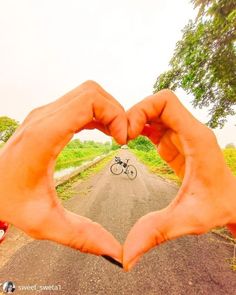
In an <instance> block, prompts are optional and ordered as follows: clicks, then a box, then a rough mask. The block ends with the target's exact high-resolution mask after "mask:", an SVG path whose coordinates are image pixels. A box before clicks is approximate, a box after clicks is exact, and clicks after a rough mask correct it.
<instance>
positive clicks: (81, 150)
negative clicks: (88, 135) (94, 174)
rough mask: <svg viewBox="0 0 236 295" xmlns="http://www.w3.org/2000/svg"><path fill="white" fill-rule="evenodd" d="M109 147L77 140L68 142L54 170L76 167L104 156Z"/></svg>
mask: <svg viewBox="0 0 236 295" xmlns="http://www.w3.org/2000/svg"><path fill="white" fill-rule="evenodd" d="M110 149H111V147H110V145H104V144H99V143H92V144H91V143H90V144H89V143H87V144H86V143H85V144H84V143H81V142H79V141H78V140H74V141H72V142H70V143H69V144H68V145H67V146H66V147H65V148H64V149H63V150H62V152H61V153H60V155H59V157H58V158H57V162H56V167H55V170H61V169H64V168H67V167H71V166H72V167H76V166H79V165H81V164H82V163H83V162H86V161H90V160H92V159H94V158H96V157H97V156H100V155H102V154H106V153H108V152H109V151H110Z"/></svg>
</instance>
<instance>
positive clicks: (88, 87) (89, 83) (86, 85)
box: [81, 80, 100, 89]
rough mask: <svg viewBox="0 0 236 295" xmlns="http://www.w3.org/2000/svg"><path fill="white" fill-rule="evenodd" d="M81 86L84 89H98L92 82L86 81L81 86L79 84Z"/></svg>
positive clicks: (96, 84) (97, 85) (95, 83)
mask: <svg viewBox="0 0 236 295" xmlns="http://www.w3.org/2000/svg"><path fill="white" fill-rule="evenodd" d="M81 86H82V87H83V88H85V89H97V88H98V87H100V85H99V84H98V83H97V82H95V81H93V80H87V81H85V82H84V83H83V84H81Z"/></svg>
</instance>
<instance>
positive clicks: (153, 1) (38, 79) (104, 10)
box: [0, 0, 236, 147]
mask: <svg viewBox="0 0 236 295" xmlns="http://www.w3.org/2000/svg"><path fill="white" fill-rule="evenodd" d="M196 14H197V10H194V9H193V5H192V4H191V3H190V0H179V1H176V0H119V1H114V0H83V1H82V0H81V1H80V0H50V1H48V0H40V1H32V0H21V1H19V0H8V1H5V0H0V116H3V115H6V116H9V117H12V118H14V119H16V120H18V121H20V122H21V121H22V120H23V119H24V117H25V116H26V115H27V114H28V113H29V112H30V111H31V110H32V109H33V108H35V107H38V106H41V105H44V104H46V103H49V102H51V101H53V100H55V99H57V98H58V97H60V96H62V95H63V94H65V93H66V92H68V91H69V90H71V89H73V88H75V87H76V86H78V85H79V84H81V83H82V82H84V81H86V80H91V79H92V80H95V81H96V82H98V83H99V84H101V86H102V87H103V88H105V89H106V90H107V91H108V92H109V93H111V94H112V95H113V96H114V97H115V98H116V99H117V100H118V101H119V102H120V103H121V104H122V105H123V106H124V108H125V109H129V108H130V107H131V106H132V105H133V104H135V103H137V102H139V101H140V100H142V99H143V98H144V97H146V96H148V95H150V94H151V93H152V91H153V85H154V83H155V80H156V78H157V76H158V75H160V74H161V73H162V72H163V71H165V70H167V69H168V63H169V60H170V58H171V57H172V55H173V51H174V48H175V44H176V42H177V41H178V40H180V39H181V36H182V33H181V30H182V29H183V27H184V26H185V25H186V24H187V22H188V20H189V19H194V18H195V16H196ZM176 94H177V95H178V96H179V98H180V100H181V101H182V102H183V104H184V105H185V106H186V107H187V108H188V109H189V110H190V111H191V112H192V113H193V114H194V116H195V117H197V118H198V119H199V120H200V121H202V122H203V123H205V122H207V121H208V120H209V117H207V111H206V110H205V109H204V110H199V109H194V108H193V107H192V106H191V99H192V97H191V95H187V94H186V93H184V92H183V91H181V90H178V91H176ZM234 120H235V118H229V120H228V123H227V124H226V126H225V127H224V128H223V129H222V130H215V131H214V132H215V133H216V136H217V139H218V142H219V144H220V145H221V146H222V147H224V146H225V145H226V144H227V143H230V142H233V143H235V144H236V127H235V126H234V124H235V123H234ZM77 137H79V138H80V139H82V140H87V139H93V140H97V141H107V140H108V137H106V136H105V135H103V134H102V133H100V132H99V131H82V132H81V133H80V134H79V135H77Z"/></svg>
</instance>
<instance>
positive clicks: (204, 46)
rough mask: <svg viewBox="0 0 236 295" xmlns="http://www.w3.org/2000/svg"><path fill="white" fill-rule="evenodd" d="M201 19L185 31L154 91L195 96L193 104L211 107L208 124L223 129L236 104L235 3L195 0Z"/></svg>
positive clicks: (198, 18) (233, 1) (225, 0)
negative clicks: (181, 89) (181, 90)
mask: <svg viewBox="0 0 236 295" xmlns="http://www.w3.org/2000/svg"><path fill="white" fill-rule="evenodd" d="M192 2H193V3H194V4H195V6H196V7H199V13H198V17H197V18H196V20H195V21H190V22H189V23H188V24H187V25H186V26H185V28H184V30H183V37H182V40H180V41H179V42H177V44H176V48H175V52H174V55H173V57H172V59H171V61H170V66H171V68H170V70H169V71H166V72H164V73H163V74H161V75H160V76H159V77H158V78H157V81H156V83H155V85H154V92H157V91H159V90H161V89H164V88H170V89H172V90H175V89H176V88H177V87H180V88H183V89H184V90H185V91H186V92H187V93H192V94H193V96H194V100H193V105H194V106H195V107H196V106H198V107H200V108H201V107H204V106H206V107H209V106H210V110H209V114H210V116H211V118H210V120H209V122H208V125H209V126H210V127H212V128H215V127H217V126H220V127H222V126H223V125H224V123H225V121H226V117H227V116H228V115H234V114H235V112H234V109H233V106H234V105H235V104H236V96H235V93H236V45H235V44H236V43H235V40H236V3H235V0H193V1H192Z"/></svg>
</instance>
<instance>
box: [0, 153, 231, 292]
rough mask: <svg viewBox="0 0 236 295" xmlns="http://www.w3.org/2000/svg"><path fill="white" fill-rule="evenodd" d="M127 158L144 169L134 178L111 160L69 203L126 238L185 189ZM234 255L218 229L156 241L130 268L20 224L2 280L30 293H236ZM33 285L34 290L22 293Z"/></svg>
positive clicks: (5, 249) (6, 246) (4, 250)
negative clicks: (114, 169) (115, 171)
mask: <svg viewBox="0 0 236 295" xmlns="http://www.w3.org/2000/svg"><path fill="white" fill-rule="evenodd" d="M120 156H121V157H122V158H130V159H131V162H132V164H134V165H135V166H136V167H137V170H138V177H137V178H136V179H135V180H134V181H131V180H129V179H128V178H127V176H126V175H125V174H122V175H120V176H115V175H112V174H111V173H110V171H109V166H110V163H109V164H108V165H107V166H106V167H105V169H103V170H102V171H101V172H100V173H98V174H97V175H95V176H93V177H91V178H90V179H88V180H86V181H83V182H82V181H81V182H80V183H76V184H75V187H74V190H75V195H74V196H73V197H72V198H71V199H70V200H68V201H66V202H64V206H65V207H66V208H68V209H70V210H71V211H73V212H76V213H78V214H81V215H83V216H87V217H89V218H91V219H93V220H94V221H97V222H99V223H101V224H102V225H103V226H104V227H105V228H107V229H108V230H109V231H111V232H112V233H113V234H114V236H115V237H116V238H117V239H118V240H119V241H120V242H121V243H123V242H124V240H125V237H126V236H127V233H128V232H129V230H130V228H131V227H132V225H133V224H134V223H135V222H136V220H137V219H138V218H139V217H141V216H142V215H144V214H146V213H148V212H151V211H154V210H158V209H161V208H164V207H165V206H166V205H167V204H168V203H169V202H170V201H171V199H172V198H173V197H174V196H175V195H176V192H177V191H178V187H177V186H176V185H174V184H172V183H169V182H166V181H164V180H162V179H161V178H159V177H158V176H156V175H153V174H151V173H150V172H149V171H148V169H147V168H146V167H145V166H144V165H143V164H141V163H140V162H138V161H137V160H136V158H135V157H134V156H133V155H132V154H130V152H129V151H126V150H122V151H120ZM232 255H233V247H232V245H230V244H228V243H226V241H224V240H223V239H221V238H220V237H218V236H216V235H214V234H205V235H202V236H187V237H183V238H179V239H177V240H174V241H169V242H167V243H165V244H162V245H160V246H159V247H156V248H155V249H154V250H152V251H151V252H149V253H148V254H146V255H145V256H144V257H143V258H142V260H141V261H140V262H139V263H138V264H137V265H136V267H135V268H134V269H133V270H132V271H131V272H129V273H125V272H123V271H122V270H121V269H119V268H117V267H116V266H114V265H112V264H110V263H109V262H107V261H106V260H104V259H102V258H101V257H96V256H93V255H86V254H82V253H80V252H78V251H75V250H73V249H70V248H66V247H63V246H60V245H57V244H54V243H52V242H48V241H34V240H32V239H30V238H28V237H26V236H25V235H24V234H23V233H21V232H20V231H18V230H17V229H15V228H12V229H11V232H10V233H9V237H8V240H7V241H6V242H5V243H3V244H2V245H1V247H0V257H1V259H0V283H1V282H4V281H8V280H12V281H13V282H14V283H15V284H16V286H17V289H16V291H15V293H14V294H24V295H25V294H48V295H49V294H63V295H64V294H65V295H66V294H70V295H71V294H81V295H90V294H91V295H95V294H101V295H104V294H108V295H113V294H114V295H116V294H117V295H122V294H127V295H132V294H134V295H139V294H142V295H144V294H147V295H154V294H157V295H182V294H183V295H185V294H188V295H211V294H214V295H221V294H222V295H231V294H232V295H235V294H236V272H233V271H232V270H231V269H230V266H229V262H228V261H227V259H230V258H232ZM27 288H28V289H30V288H31V291H30V290H23V291H22V289H27ZM42 288H44V289H45V288H47V289H50V288H51V289H52V290H43V291H40V290H42ZM20 289H21V290H20ZM53 289H54V291H53ZM36 290H37V291H36Z"/></svg>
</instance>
